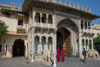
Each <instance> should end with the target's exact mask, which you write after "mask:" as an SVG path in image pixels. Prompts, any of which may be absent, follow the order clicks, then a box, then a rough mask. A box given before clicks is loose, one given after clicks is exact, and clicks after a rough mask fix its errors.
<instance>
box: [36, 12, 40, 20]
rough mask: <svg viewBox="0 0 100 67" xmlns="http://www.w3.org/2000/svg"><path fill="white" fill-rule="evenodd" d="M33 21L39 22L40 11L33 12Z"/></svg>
mask: <svg viewBox="0 0 100 67" xmlns="http://www.w3.org/2000/svg"><path fill="white" fill-rule="evenodd" d="M35 21H36V22H40V13H39V12H37V13H36V14H35Z"/></svg>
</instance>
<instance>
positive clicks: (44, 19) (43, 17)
mask: <svg viewBox="0 0 100 67" xmlns="http://www.w3.org/2000/svg"><path fill="white" fill-rule="evenodd" d="M46 20H47V18H46V14H45V13H43V14H42V23H46Z"/></svg>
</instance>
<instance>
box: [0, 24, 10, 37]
mask: <svg viewBox="0 0 100 67" xmlns="http://www.w3.org/2000/svg"><path fill="white" fill-rule="evenodd" d="M7 28H8V26H6V25H4V24H2V23H0V38H1V37H2V36H3V35H5V34H6V32H7Z"/></svg>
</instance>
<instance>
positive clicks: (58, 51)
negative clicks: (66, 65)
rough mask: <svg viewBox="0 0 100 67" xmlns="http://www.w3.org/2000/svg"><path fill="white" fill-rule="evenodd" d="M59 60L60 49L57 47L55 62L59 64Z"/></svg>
mask: <svg viewBox="0 0 100 67" xmlns="http://www.w3.org/2000/svg"><path fill="white" fill-rule="evenodd" d="M59 59H60V49H59V47H58V49H57V62H59Z"/></svg>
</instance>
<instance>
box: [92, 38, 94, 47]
mask: <svg viewBox="0 0 100 67" xmlns="http://www.w3.org/2000/svg"><path fill="white" fill-rule="evenodd" d="M91 42H92V49H94V47H93V39H91Z"/></svg>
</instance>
